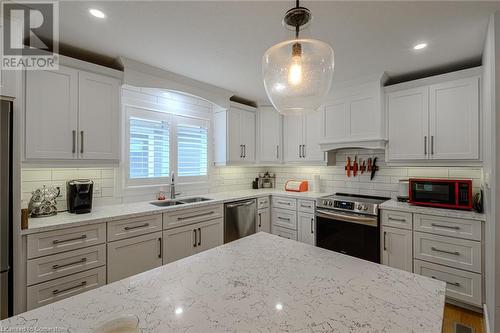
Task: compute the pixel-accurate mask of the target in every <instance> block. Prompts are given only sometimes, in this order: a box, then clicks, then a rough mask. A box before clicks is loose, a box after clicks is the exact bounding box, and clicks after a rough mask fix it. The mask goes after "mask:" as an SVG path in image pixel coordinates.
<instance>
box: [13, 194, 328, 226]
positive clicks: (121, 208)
mask: <svg viewBox="0 0 500 333" xmlns="http://www.w3.org/2000/svg"><path fill="white" fill-rule="evenodd" d="M329 194H331V193H319V192H286V191H280V190H276V189H259V190H251V189H250V190H242V191H232V192H219V193H208V194H201V195H198V196H200V197H204V198H209V199H212V200H210V201H203V202H197V203H188V204H182V205H177V206H170V207H158V206H154V205H152V204H151V203H150V202H149V201H147V202H135V203H126V204H117V205H105V206H97V207H93V208H92V212H90V213H87V214H71V213H68V212H60V213H58V214H57V215H55V216H50V217H41V218H30V219H29V221H28V229H25V230H21V234H22V235H27V234H32V233H37V232H43V231H50V230H56V229H61V228H68V227H76V226H81V225H87V224H95V223H103V222H108V221H113V220H117V219H124V218H131V217H136V216H144V215H151V214H158V213H163V212H172V211H177V210H182V209H189V208H194V207H203V206H207V205H213V204H222V203H225V202H231V201H236V200H244V199H249V198H257V197H262V196H268V195H280V196H287V197H293V198H298V199H311V200H312V199H317V198H319V197H323V196H326V195H329ZM190 197H193V196H190ZM183 198H189V197H179V198H176V200H182V199H183ZM152 201H153V200H152Z"/></svg>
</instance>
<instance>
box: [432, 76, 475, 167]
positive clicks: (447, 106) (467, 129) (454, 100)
mask: <svg viewBox="0 0 500 333" xmlns="http://www.w3.org/2000/svg"><path fill="white" fill-rule="evenodd" d="M429 114H430V122H429V123H430V135H431V136H430V140H431V141H430V156H431V158H432V159H448V160H450V159H454V160H458V159H461V160H466V159H477V158H479V78H477V77H474V78H468V79H462V80H455V81H450V82H445V83H441V84H435V85H432V86H430V112H429Z"/></svg>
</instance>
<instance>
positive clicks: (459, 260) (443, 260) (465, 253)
mask: <svg viewBox="0 0 500 333" xmlns="http://www.w3.org/2000/svg"><path fill="white" fill-rule="evenodd" d="M413 237H414V238H413V246H414V251H413V253H414V256H415V258H416V259H421V260H426V261H430V262H434V263H437V264H442V265H447V266H451V267H455V268H460V269H465V270H468V271H472V272H477V273H481V243H480V242H475V241H470V240H465V239H458V238H451V237H446V236H438V235H431V234H426V233H422V232H414V233H413Z"/></svg>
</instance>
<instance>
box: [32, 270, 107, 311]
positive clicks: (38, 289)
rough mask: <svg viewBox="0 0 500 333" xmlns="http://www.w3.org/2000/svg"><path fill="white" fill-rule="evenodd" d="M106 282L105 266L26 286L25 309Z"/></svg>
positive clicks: (51, 301)
mask: <svg viewBox="0 0 500 333" xmlns="http://www.w3.org/2000/svg"><path fill="white" fill-rule="evenodd" d="M105 284H106V267H100V268H95V269H91V270H89V271H85V272H81V273H77V274H73V275H70V276H66V277H62V278H59V279H56V280H52V281H48V282H44V283H40V284H36V285H34V286H31V287H28V288H27V309H28V310H32V309H35V308H38V307H40V306H43V305H47V304H50V303H54V302H56V301H60V300H62V299H65V298H68V297H71V296H75V295H77V294H81V293H83V292H85V291H88V290H91V289H95V288H98V287H101V286H103V285H105Z"/></svg>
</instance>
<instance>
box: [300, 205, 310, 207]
mask: <svg viewBox="0 0 500 333" xmlns="http://www.w3.org/2000/svg"><path fill="white" fill-rule="evenodd" d="M300 207H302V208H312V207H311V206H304V205H300Z"/></svg>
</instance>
